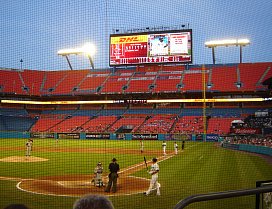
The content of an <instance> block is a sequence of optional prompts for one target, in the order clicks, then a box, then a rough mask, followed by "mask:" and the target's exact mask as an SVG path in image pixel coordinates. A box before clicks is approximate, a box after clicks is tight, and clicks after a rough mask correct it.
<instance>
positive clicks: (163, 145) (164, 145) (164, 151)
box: [162, 141, 166, 155]
mask: <svg viewBox="0 0 272 209" xmlns="http://www.w3.org/2000/svg"><path fill="white" fill-rule="evenodd" d="M162 150H163V154H164V155H166V142H165V141H163V142H162Z"/></svg>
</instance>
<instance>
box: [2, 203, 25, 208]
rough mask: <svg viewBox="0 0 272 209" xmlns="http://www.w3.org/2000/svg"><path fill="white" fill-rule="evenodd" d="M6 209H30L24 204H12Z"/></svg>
mask: <svg viewBox="0 0 272 209" xmlns="http://www.w3.org/2000/svg"><path fill="white" fill-rule="evenodd" d="M4 209H28V207H26V206H25V205H24V204H10V205H8V206H6V207H5V208H4Z"/></svg>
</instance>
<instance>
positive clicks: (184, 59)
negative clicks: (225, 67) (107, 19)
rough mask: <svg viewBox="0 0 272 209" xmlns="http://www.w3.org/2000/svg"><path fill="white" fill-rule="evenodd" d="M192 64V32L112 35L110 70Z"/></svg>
mask: <svg viewBox="0 0 272 209" xmlns="http://www.w3.org/2000/svg"><path fill="white" fill-rule="evenodd" d="M152 63H153V64H158V63H166V64H169V63H192V30H178V31H156V32H146V33H133V34H112V35H110V66H119V65H140V64H152Z"/></svg>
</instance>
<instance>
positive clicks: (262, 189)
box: [174, 186, 272, 209]
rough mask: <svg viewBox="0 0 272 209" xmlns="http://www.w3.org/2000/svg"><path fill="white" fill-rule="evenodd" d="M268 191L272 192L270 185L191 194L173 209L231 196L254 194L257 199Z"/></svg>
mask: <svg viewBox="0 0 272 209" xmlns="http://www.w3.org/2000/svg"><path fill="white" fill-rule="evenodd" d="M268 192H272V186H265V187H258V188H253V189H243V190H232V191H225V192H215V193H208V194H198V195H192V196H189V197H187V198H185V199H183V200H181V201H180V202H179V203H178V204H176V205H175V207H174V209H183V208H185V207H186V206H188V205H190V204H192V203H196V202H203V201H210V200H218V199H226V198H232V197H241V196H249V195H256V199H257V197H258V195H259V194H262V193H268ZM257 204H258V202H257V201H256V207H255V208H256V209H258V208H259V206H258V205H257Z"/></svg>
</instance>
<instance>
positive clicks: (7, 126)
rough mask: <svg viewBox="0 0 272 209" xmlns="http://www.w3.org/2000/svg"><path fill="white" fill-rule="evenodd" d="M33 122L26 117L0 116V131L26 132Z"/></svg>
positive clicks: (33, 120)
mask: <svg viewBox="0 0 272 209" xmlns="http://www.w3.org/2000/svg"><path fill="white" fill-rule="evenodd" d="M35 121H36V120H35V119H33V118H31V117H26V116H24V117H22V116H20V117H19V116H3V115H0V124H1V125H0V131H28V130H29V129H30V127H31V126H32V125H33V124H34V123H35Z"/></svg>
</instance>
